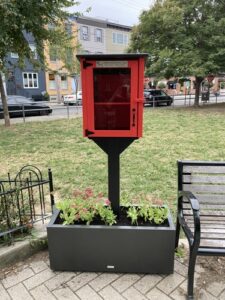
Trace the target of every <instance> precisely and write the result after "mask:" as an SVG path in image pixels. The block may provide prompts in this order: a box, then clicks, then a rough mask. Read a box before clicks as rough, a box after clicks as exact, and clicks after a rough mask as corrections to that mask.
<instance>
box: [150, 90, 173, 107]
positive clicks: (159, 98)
mask: <svg viewBox="0 0 225 300" xmlns="http://www.w3.org/2000/svg"><path fill="white" fill-rule="evenodd" d="M172 103H173V98H172V97H170V96H169V95H167V94H166V93H165V92H164V91H162V90H153V89H147V90H144V105H151V106H153V105H154V106H158V105H161V104H166V105H167V106H170V105H171V104H172Z"/></svg>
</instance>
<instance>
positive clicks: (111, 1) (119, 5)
mask: <svg viewBox="0 0 225 300" xmlns="http://www.w3.org/2000/svg"><path fill="white" fill-rule="evenodd" d="M79 2H80V5H79V6H75V7H74V9H73V10H72V11H79V12H82V13H83V14H84V15H85V16H89V17H94V18H99V19H108V20H109V21H112V22H115V23H119V24H122V25H129V26H132V25H134V24H137V23H138V17H139V15H140V13H141V11H142V10H145V9H149V7H150V5H151V4H152V3H153V2H154V0H136V1H133V0H80V1H79ZM88 7H91V11H90V12H89V13H86V12H85V10H86V9H87V8H88ZM70 11H71V10H70Z"/></svg>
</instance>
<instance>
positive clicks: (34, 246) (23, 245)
mask: <svg viewBox="0 0 225 300" xmlns="http://www.w3.org/2000/svg"><path fill="white" fill-rule="evenodd" d="M34 232H35V238H34V237H32V236H31V237H28V238H27V239H26V240H24V241H17V242H15V243H14V244H12V245H10V246H7V245H6V246H3V247H1V248H0V269H3V268H6V267H9V266H10V265H12V264H15V263H17V262H19V261H21V260H24V259H26V258H28V257H30V256H32V255H33V254H35V253H37V252H38V251H41V250H44V249H46V248H47V246H48V241H47V232H46V225H42V224H41V225H38V226H36V225H35V227H34Z"/></svg>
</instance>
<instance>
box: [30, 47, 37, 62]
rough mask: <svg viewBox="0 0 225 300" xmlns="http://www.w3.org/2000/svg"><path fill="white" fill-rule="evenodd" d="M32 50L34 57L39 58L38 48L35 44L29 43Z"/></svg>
mask: <svg viewBox="0 0 225 300" xmlns="http://www.w3.org/2000/svg"><path fill="white" fill-rule="evenodd" d="M29 47H30V50H31V51H32V53H33V55H34V59H37V50H36V46H35V45H31V44H29Z"/></svg>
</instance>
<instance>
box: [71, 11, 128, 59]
mask: <svg viewBox="0 0 225 300" xmlns="http://www.w3.org/2000/svg"><path fill="white" fill-rule="evenodd" d="M76 22H77V25H78V42H79V43H80V44H81V48H80V52H81V53H96V54H97V53H98V54H99V53H107V54H112V53H125V52H126V49H127V47H128V44H129V40H130V34H131V29H132V27H130V26H126V25H121V24H117V23H113V22H110V21H108V20H101V19H95V18H90V17H86V16H85V17H84V16H82V17H78V18H77V20H76Z"/></svg>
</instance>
